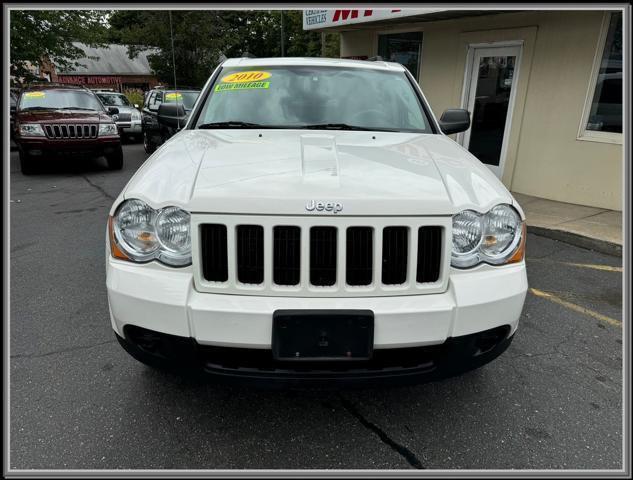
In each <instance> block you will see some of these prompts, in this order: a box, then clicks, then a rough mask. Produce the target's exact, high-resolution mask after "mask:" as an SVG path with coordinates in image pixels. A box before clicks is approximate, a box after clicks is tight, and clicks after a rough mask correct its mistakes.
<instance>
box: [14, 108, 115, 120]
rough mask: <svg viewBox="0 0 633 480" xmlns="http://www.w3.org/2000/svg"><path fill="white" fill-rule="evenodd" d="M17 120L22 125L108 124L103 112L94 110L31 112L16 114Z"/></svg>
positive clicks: (107, 117)
mask: <svg viewBox="0 0 633 480" xmlns="http://www.w3.org/2000/svg"><path fill="white" fill-rule="evenodd" d="M16 117H17V120H18V121H20V122H23V123H73V122H77V123H110V122H112V119H111V118H110V117H109V116H108V115H107V114H106V113H105V112H97V111H94V110H31V111H28V110H27V111H22V112H17V114H16Z"/></svg>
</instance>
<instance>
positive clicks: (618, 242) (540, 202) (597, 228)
mask: <svg viewBox="0 0 633 480" xmlns="http://www.w3.org/2000/svg"><path fill="white" fill-rule="evenodd" d="M512 195H514V197H515V198H516V199H517V201H518V202H519V204H520V205H521V207H522V208H523V211H524V212H525V216H526V217H527V224H528V231H530V232H532V233H535V234H538V235H543V236H547V237H550V238H553V239H555V240H561V241H564V242H568V243H572V244H574V245H578V246H580V247H585V248H590V249H592V250H596V251H600V252H603V253H608V254H611V255H622V221H623V217H622V212H618V211H615V210H606V209H604V208H595V207H585V206H583V205H574V204H572V203H563V202H556V201H553V200H546V199H544V198H538V197H532V196H529V195H524V194H522V193H516V192H513V193H512Z"/></svg>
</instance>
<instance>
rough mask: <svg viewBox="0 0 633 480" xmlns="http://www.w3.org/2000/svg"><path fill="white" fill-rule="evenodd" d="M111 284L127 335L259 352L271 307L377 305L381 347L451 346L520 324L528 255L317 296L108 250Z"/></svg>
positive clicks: (118, 325)
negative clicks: (202, 285)
mask: <svg viewBox="0 0 633 480" xmlns="http://www.w3.org/2000/svg"><path fill="white" fill-rule="evenodd" d="M106 283H107V291H108V301H109V306H110V314H111V322H112V328H113V329H114V331H115V332H116V334H117V335H118V337H120V338H121V339H126V338H128V337H129V335H128V331H127V330H126V329H127V328H130V327H128V326H132V327H141V328H144V329H147V330H150V331H152V332H158V333H161V334H167V335H170V336H174V337H176V338H180V339H183V340H184V341H185V342H194V343H195V345H196V346H200V347H201V348H211V349H213V348H228V349H240V350H242V349H244V351H258V350H259V351H260V352H262V351H264V352H270V349H271V340H272V316H273V312H274V311H275V310H297V309H306V310H319V309H329V310H336V309H344V310H363V309H368V310H372V311H373V312H374V352H375V353H376V352H378V353H380V351H381V350H388V349H411V348H419V347H431V346H438V345H442V344H446V345H450V344H451V343H449V342H448V341H449V340H450V339H453V340H450V342H454V341H455V339H456V338H460V337H464V338H465V337H467V336H469V335H471V334H478V333H480V332H485V331H489V330H493V329H495V328H497V327H502V328H507V332H506V334H505V335H504V336H503V338H502V339H501V340H499V341H500V342H502V343H503V341H505V340H507V339H508V338H511V337H512V335H513V334H514V332H515V330H516V328H517V326H518V322H519V317H520V315H521V310H522V308H523V302H524V300H525V295H526V291H527V277H526V272H525V264H524V263H523V262H522V263H519V264H514V265H507V266H503V267H491V266H487V265H482V266H480V267H477V268H475V269H473V270H472V271H455V270H452V271H451V275H450V280H449V285H448V289H447V290H446V291H445V292H443V293H439V294H424V295H408V296H390V297H363V298H350V297H327V298H323V297H320V298H314V297H265V296H253V295H232V294H213V293H201V292H198V291H197V290H196V289H195V287H194V283H193V273H192V268H191V267H186V268H181V269H174V268H169V267H166V266H163V265H161V264H158V263H155V262H152V263H149V264H145V265H136V264H131V263H128V262H123V261H119V260H115V259H112V257H110V256H109V254H108V261H107V282H106ZM458 344H459V342H458ZM506 346H507V345H506ZM196 348H197V347H196ZM192 349H193V347H192ZM501 351H503V350H501ZM499 353H500V352H499Z"/></svg>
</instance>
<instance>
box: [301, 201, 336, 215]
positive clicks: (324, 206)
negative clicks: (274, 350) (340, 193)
mask: <svg viewBox="0 0 633 480" xmlns="http://www.w3.org/2000/svg"><path fill="white" fill-rule="evenodd" d="M306 210H307V211H308V212H314V211H315V210H316V211H317V212H332V213H338V212H340V211H341V210H343V204H342V203H339V202H317V201H316V200H310V201H309V202H308V203H306Z"/></svg>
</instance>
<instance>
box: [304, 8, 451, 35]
mask: <svg viewBox="0 0 633 480" xmlns="http://www.w3.org/2000/svg"><path fill="white" fill-rule="evenodd" d="M445 10H446V9H445V8H397V9H391V8H373V9H356V10H351V9H325V10H304V11H303V29H304V30H315V29H317V28H328V27H337V26H339V25H351V24H355V23H366V22H375V21H377V20H389V19H392V18H400V17H409V16H412V15H424V14H426V13H436V12H443V11H445Z"/></svg>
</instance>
